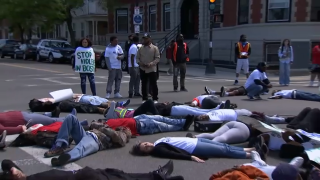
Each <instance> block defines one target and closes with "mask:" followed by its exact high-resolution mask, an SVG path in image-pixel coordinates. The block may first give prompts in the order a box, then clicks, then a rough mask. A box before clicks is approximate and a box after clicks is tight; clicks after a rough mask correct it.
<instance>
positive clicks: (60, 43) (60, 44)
mask: <svg viewBox="0 0 320 180" xmlns="http://www.w3.org/2000/svg"><path fill="white" fill-rule="evenodd" d="M50 44H51V47H57V48H71V47H72V46H71V45H70V44H69V43H68V42H64V41H51V42H50Z"/></svg>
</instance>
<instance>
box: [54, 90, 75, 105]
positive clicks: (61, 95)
mask: <svg viewBox="0 0 320 180" xmlns="http://www.w3.org/2000/svg"><path fill="white" fill-rule="evenodd" d="M49 94H50V95H51V96H52V98H53V99H54V102H55V103H57V102H61V101H64V100H68V99H72V98H73V91H72V89H62V90H58V91H53V92H50V93H49Z"/></svg>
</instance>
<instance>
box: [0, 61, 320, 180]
mask: <svg viewBox="0 0 320 180" xmlns="http://www.w3.org/2000/svg"><path fill="white" fill-rule="evenodd" d="M107 74H108V72H107V71H106V70H102V69H98V71H97V73H96V82H97V93H98V95H100V96H105V87H106V83H107ZM123 75H124V77H123V83H122V84H121V94H122V95H123V96H124V97H127V95H128V93H127V92H128V81H129V76H128V74H126V73H125V72H124V74H123ZM304 81H305V83H304ZM232 82H233V80H232V79H211V78H201V77H187V80H186V87H187V89H188V90H189V91H188V92H173V87H172V77H170V76H167V75H166V74H161V76H160V80H159V83H158V86H159V101H160V102H164V101H177V102H186V101H191V100H192V99H193V97H195V96H197V95H199V94H202V93H204V90H203V87H204V86H205V85H208V86H209V87H211V88H212V89H217V90H218V89H220V87H221V86H222V85H224V86H228V87H231V86H232ZM240 82H241V83H244V81H240ZM79 83H80V82H79V75H78V74H77V73H74V72H73V71H72V69H71V67H70V66H69V65H61V64H49V63H37V62H32V61H23V60H13V59H0V84H1V86H0V100H1V101H0V111H5V110H21V111H27V110H28V102H29V100H30V99H32V98H41V97H48V96H49V92H51V91H54V90H60V89H65V88H72V89H73V91H74V92H75V93H81V91H80V84H79ZM307 83H308V80H307V79H305V80H303V79H302V80H301V79H299V80H295V81H293V82H292V84H293V85H292V86H290V87H287V89H300V90H305V91H310V92H315V93H317V92H318V88H309V87H305V85H306V84H307ZM274 84H276V83H274ZM275 88H277V87H275ZM87 92H88V94H90V89H89V86H87ZM267 97H268V96H263V98H264V100H261V101H253V102H252V101H248V100H247V99H246V97H231V98H229V99H230V100H231V101H232V102H234V103H237V104H238V107H239V108H245V109H249V110H253V111H261V112H265V113H266V114H280V115H296V114H297V113H298V112H299V111H300V110H301V109H303V108H304V107H307V106H309V107H319V106H318V105H319V103H318V102H307V101H295V100H267ZM124 99H125V98H124ZM223 99H224V100H225V99H228V98H226V97H225V98H223ZM139 104H141V99H132V100H131V104H130V105H129V107H132V108H136V107H137V106H138V105H139ZM64 115H66V114H61V116H64ZM78 117H79V119H88V120H92V119H97V118H101V117H102V116H101V115H98V114H78ZM185 134H186V132H174V133H163V134H155V135H150V136H141V137H138V138H137V139H132V140H131V142H130V143H129V144H127V146H126V147H124V148H120V149H114V150H105V151H101V152H98V153H96V154H93V155H90V156H88V157H86V158H83V159H81V160H79V161H77V162H75V163H72V164H70V165H68V166H65V167H62V169H65V170H72V169H77V168H80V167H85V166H90V167H93V168H106V167H110V168H119V169H122V170H124V171H128V172H148V171H152V170H154V169H156V168H157V167H158V165H162V164H164V163H165V162H166V161H167V160H166V159H157V158H151V157H134V156H131V155H130V154H129V150H130V148H131V146H132V145H133V144H134V143H136V142H137V141H150V142H154V141H155V140H157V139H158V138H161V137H165V136H185ZM45 151H46V149H41V148H38V147H25V148H7V149H6V150H5V151H3V152H0V159H4V158H7V159H11V160H14V161H15V162H16V163H17V164H19V165H20V166H21V168H22V170H24V172H25V173H26V174H32V173H37V172H42V171H45V170H49V169H51V167H50V159H45V158H43V153H44V152H45ZM249 161H250V160H246V159H243V160H237V159H225V158H214V159H210V160H208V161H206V162H205V163H203V164H199V163H195V162H191V161H178V160H175V161H174V165H175V170H174V174H176V175H183V176H184V177H185V179H186V180H200V179H201V180H205V179H209V177H210V175H211V174H212V173H215V172H217V171H220V170H223V169H226V168H231V167H233V166H234V165H239V164H241V163H247V162H249ZM280 161H281V160H279V159H278V158H277V157H276V156H272V154H271V155H270V156H269V158H268V163H269V164H271V165H276V164H278V163H279V162H280ZM284 161H285V160H284Z"/></svg>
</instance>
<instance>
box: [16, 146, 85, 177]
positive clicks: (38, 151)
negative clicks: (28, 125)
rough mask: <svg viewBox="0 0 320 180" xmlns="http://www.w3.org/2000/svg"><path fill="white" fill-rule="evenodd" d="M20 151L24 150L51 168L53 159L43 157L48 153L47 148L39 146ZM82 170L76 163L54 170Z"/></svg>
mask: <svg viewBox="0 0 320 180" xmlns="http://www.w3.org/2000/svg"><path fill="white" fill-rule="evenodd" d="M20 149H21V150H23V151H24V152H26V153H27V154H30V155H31V156H33V157H34V158H35V159H36V160H38V161H39V162H41V163H43V164H46V165H48V166H50V167H51V158H44V156H43V155H44V153H45V152H47V151H48V149H47V148H42V147H39V146H28V147H20ZM81 168H82V167H81V166H79V165H78V164H76V163H69V164H67V165H65V166H63V167H58V168H54V169H60V170H64V171H72V170H78V169H81Z"/></svg>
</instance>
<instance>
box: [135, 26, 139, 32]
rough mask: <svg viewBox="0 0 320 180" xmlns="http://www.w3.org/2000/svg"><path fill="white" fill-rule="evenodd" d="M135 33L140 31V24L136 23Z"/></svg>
mask: <svg viewBox="0 0 320 180" xmlns="http://www.w3.org/2000/svg"><path fill="white" fill-rule="evenodd" d="M134 33H140V26H139V25H134Z"/></svg>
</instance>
